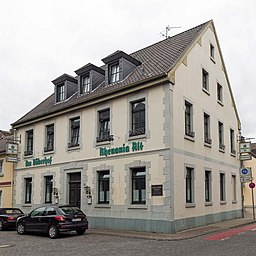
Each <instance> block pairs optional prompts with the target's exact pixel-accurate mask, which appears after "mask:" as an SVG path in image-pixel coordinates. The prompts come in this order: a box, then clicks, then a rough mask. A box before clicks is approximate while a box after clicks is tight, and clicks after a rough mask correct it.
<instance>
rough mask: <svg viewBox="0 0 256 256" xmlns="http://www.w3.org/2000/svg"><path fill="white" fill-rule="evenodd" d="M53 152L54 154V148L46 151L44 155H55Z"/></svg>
mask: <svg viewBox="0 0 256 256" xmlns="http://www.w3.org/2000/svg"><path fill="white" fill-rule="evenodd" d="M53 154H54V150H51V151H44V155H53Z"/></svg>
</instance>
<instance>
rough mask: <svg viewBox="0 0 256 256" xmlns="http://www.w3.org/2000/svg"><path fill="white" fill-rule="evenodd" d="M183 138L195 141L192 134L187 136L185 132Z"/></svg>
mask: <svg viewBox="0 0 256 256" xmlns="http://www.w3.org/2000/svg"><path fill="white" fill-rule="evenodd" d="M184 139H186V140H190V141H192V142H195V137H192V136H189V135H186V134H185V135H184Z"/></svg>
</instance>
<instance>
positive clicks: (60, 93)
mask: <svg viewBox="0 0 256 256" xmlns="http://www.w3.org/2000/svg"><path fill="white" fill-rule="evenodd" d="M56 93H57V95H56V101H57V102H61V101H63V100H65V85H64V84H60V85H58V86H57V88H56Z"/></svg>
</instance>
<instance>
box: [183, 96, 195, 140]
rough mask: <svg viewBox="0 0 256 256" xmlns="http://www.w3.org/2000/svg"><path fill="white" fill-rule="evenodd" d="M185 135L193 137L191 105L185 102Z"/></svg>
mask: <svg viewBox="0 0 256 256" xmlns="http://www.w3.org/2000/svg"><path fill="white" fill-rule="evenodd" d="M185 135H187V136H190V137H195V133H194V132H193V105H192V104H191V103H190V102H188V101H186V100H185Z"/></svg>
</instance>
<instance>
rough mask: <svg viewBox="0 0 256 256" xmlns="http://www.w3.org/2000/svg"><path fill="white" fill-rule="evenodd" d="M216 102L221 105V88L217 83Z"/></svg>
mask: <svg viewBox="0 0 256 256" xmlns="http://www.w3.org/2000/svg"><path fill="white" fill-rule="evenodd" d="M217 100H218V102H220V103H223V88H222V85H220V84H219V83H217Z"/></svg>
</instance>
